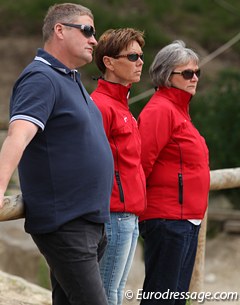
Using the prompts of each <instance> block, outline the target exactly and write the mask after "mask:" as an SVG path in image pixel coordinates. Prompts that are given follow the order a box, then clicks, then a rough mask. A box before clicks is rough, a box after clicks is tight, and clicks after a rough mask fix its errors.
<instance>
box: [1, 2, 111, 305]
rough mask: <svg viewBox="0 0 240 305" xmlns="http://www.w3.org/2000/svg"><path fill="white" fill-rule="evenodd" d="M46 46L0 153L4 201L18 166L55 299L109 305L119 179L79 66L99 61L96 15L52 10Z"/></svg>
mask: <svg viewBox="0 0 240 305" xmlns="http://www.w3.org/2000/svg"><path fill="white" fill-rule="evenodd" d="M43 40H44V48H43V49H39V50H38V52H37V55H36V57H35V58H34V60H33V61H32V63H30V64H29V65H28V66H27V67H26V68H25V69H24V71H23V72H22V74H21V75H20V77H19V78H18V80H17V81H16V83H15V86H14V88H13V93H12V97H11V103H10V125H9V131H8V135H7V137H6V139H5V141H4V143H3V146H2V150H1V154H0V173H1V175H0V203H2V201H3V197H4V193H5V191H6V189H7V186H8V183H9V180H10V178H11V176H12V174H13V172H14V170H15V168H16V167H17V166H18V165H19V166H18V169H19V178H20V185H21V190H22V194H23V199H24V203H25V215H26V221H25V230H26V232H28V233H30V234H31V236H32V238H33V240H34V241H35V243H36V245H37V246H38V248H39V250H40V251H41V253H42V254H43V255H44V257H45V258H46V261H47V263H48V265H49V268H50V273H51V282H52V291H53V293H52V296H53V304H54V305H68V304H69V305H70V304H71V305H80V304H87V305H106V304H107V300H106V296H105V292H104V289H103V286H102V282H101V277H100V274H99V266H98V260H99V259H100V258H101V256H102V254H103V251H104V247H105V245H106V242H105V235H104V222H107V221H109V201H110V195H111V190H112V183H113V160H112V153H111V150H110V147H109V144H108V140H107V138H106V136H105V132H104V128H103V124H102V117H101V114H100V112H99V110H98V109H97V107H96V106H95V104H94V103H93V101H92V100H91V98H90V96H89V95H88V93H87V92H86V90H85V88H84V87H83V85H82V83H81V80H80V75H79V73H78V72H77V70H76V69H77V68H79V67H82V66H83V65H85V64H87V63H90V62H91V61H92V53H93V48H94V46H95V45H96V44H97V41H96V39H95V29H94V23H93V15H92V13H91V11H90V10H89V9H88V8H86V7H83V6H81V5H78V4H71V3H65V4H57V5H54V6H52V7H50V8H49V10H48V12H47V15H46V17H45V19H44V25H43Z"/></svg>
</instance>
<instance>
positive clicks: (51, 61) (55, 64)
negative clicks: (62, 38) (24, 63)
mask: <svg viewBox="0 0 240 305" xmlns="http://www.w3.org/2000/svg"><path fill="white" fill-rule="evenodd" d="M34 60H38V61H41V62H43V63H44V64H46V65H49V66H51V67H52V68H53V69H55V70H58V71H60V72H62V73H64V74H70V75H72V74H74V75H75V74H76V73H78V71H77V70H75V69H74V70H71V69H69V68H68V67H66V66H65V65H64V64H62V63H61V62H60V61H59V60H58V59H56V58H55V57H53V56H52V55H51V54H49V53H48V52H46V51H45V50H44V49H41V48H39V49H38V50H37V55H36V56H35V58H34Z"/></svg>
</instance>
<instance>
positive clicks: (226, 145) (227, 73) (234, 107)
mask: <svg viewBox="0 0 240 305" xmlns="http://www.w3.org/2000/svg"><path fill="white" fill-rule="evenodd" d="M239 92H240V72H239V71H238V70H223V71H222V72H221V73H219V76H218V78H217V79H216V81H215V82H214V83H212V86H209V87H208V89H207V90H206V91H202V92H201V93H198V94H197V95H196V96H195V97H194V99H193V100H192V103H191V116H192V119H193V122H194V124H195V125H196V127H197V128H198V129H199V131H200V133H201V134H202V135H203V136H204V137H205V139H206V142H207V144H208V148H209V151H210V167H211V169H220V168H231V167H233V168H234V167H239V164H240V158H239V138H240V134H239V130H240V102H239ZM222 193H224V194H225V195H227V196H228V197H229V198H230V199H231V200H232V202H233V204H234V206H235V207H237V208H240V202H239V197H240V190H239V189H230V190H225V191H222Z"/></svg>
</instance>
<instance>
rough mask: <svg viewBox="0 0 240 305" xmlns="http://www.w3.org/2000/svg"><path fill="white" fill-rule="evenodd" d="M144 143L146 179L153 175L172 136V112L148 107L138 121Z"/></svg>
mask: <svg viewBox="0 0 240 305" xmlns="http://www.w3.org/2000/svg"><path fill="white" fill-rule="evenodd" d="M138 124H139V132H140V135H141V142H142V154H141V156H142V158H141V159H142V166H143V169H144V172H145V176H146V178H148V177H149V175H150V174H151V172H152V170H153V167H154V164H155V163H156V161H157V159H158V156H159V154H160V152H161V150H162V149H163V148H164V147H165V146H166V145H167V143H168V142H169V140H170V138H171V134H172V118H171V111H170V109H169V108H168V107H161V108H160V107H159V106H158V105H157V106H156V107H155V106H154V107H148V108H146V109H145V110H143V111H142V113H141V114H140V116H139V119H138Z"/></svg>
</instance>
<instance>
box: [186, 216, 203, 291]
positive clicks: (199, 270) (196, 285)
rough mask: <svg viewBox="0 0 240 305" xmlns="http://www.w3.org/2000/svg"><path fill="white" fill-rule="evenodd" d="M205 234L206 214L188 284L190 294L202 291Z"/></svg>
mask: <svg viewBox="0 0 240 305" xmlns="http://www.w3.org/2000/svg"><path fill="white" fill-rule="evenodd" d="M206 233H207V212H206V215H205V217H204V219H203V221H202V224H201V228H200V232H199V236H198V249H197V255H196V260H195V265H194V269H193V275H192V279H191V284H190V289H189V290H190V291H191V292H201V291H204V285H203V284H204V269H205V268H204V267H205V247H206Z"/></svg>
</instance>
